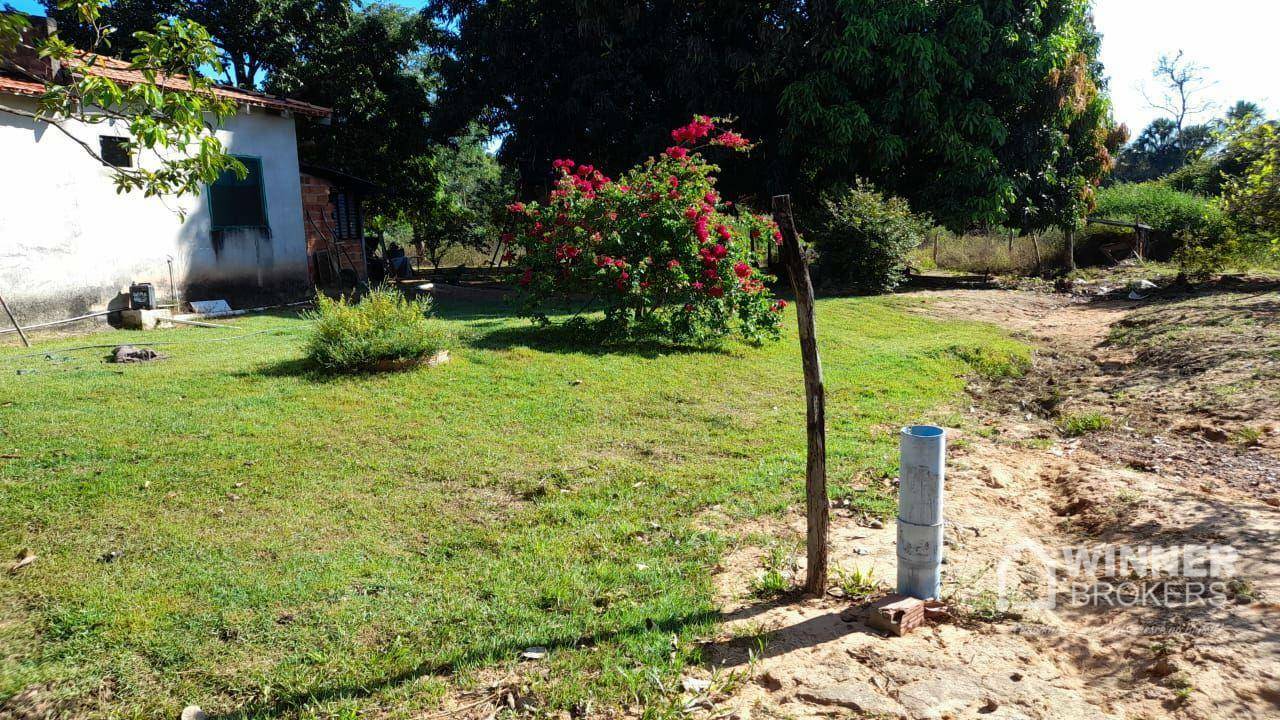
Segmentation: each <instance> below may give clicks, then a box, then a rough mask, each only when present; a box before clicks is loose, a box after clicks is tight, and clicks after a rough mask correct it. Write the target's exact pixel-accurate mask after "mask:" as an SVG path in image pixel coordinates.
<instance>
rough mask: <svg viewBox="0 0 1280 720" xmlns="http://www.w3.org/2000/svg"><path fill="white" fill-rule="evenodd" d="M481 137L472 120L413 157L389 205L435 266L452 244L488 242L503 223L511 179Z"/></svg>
mask: <svg viewBox="0 0 1280 720" xmlns="http://www.w3.org/2000/svg"><path fill="white" fill-rule="evenodd" d="M487 139H488V136H487V133H486V132H485V131H484V130H483V129H482V128H480V127H479V126H476V125H473V126H472V127H471V128H470V130H469V131H468V133H467V134H466V135H464V136H462V137H459V138H455V139H454V140H453V141H452V142H450V143H446V144H442V145H440V146H438V147H436V148H435V149H434V150H433V151H432V152H431V154H430V155H426V156H423V157H421V158H419V159H418V160H417V162H416V168H415V169H416V173H415V175H414V179H413V182H414V183H415V185H414V187H412V189H411V192H408V193H404V194H403V195H401V196H398V197H397V198H396V199H395V201H393V203H392V204H391V207H390V212H391V213H393V216H394V217H397V218H400V219H402V220H404V221H405V222H407V223H408V224H409V227H410V228H411V230H412V239H413V242H414V244H416V245H417V246H418V248H419V249H420V250H421V251H422V253H423V254H424V255H425V256H426V257H427V259H428V260H429V261H430V262H431V264H432V266H433V267H435V268H437V269H439V267H440V264H441V262H443V260H444V257H445V254H446V253H448V252H449V250H451V249H453V248H458V247H462V248H471V249H475V250H479V249H488V248H490V247H492V246H493V243H494V242H495V241H497V239H498V238H499V236H500V234H501V232H502V226H503V225H504V224H505V222H506V212H505V207H506V205H507V204H508V203H510V202H511V201H512V200H513V199H514V198H513V197H512V191H513V188H514V187H515V180H514V178H513V177H512V173H511V172H510V171H509V170H506V169H505V168H503V167H502V165H501V164H500V163H499V162H498V160H497V158H495V157H494V156H493V155H491V154H489V153H488V152H487V150H486V149H485V142H486V140H487Z"/></svg>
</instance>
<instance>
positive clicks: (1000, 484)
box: [983, 467, 1013, 490]
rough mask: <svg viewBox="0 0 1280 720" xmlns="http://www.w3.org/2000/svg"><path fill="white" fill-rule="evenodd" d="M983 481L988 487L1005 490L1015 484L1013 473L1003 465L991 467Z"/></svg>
mask: <svg viewBox="0 0 1280 720" xmlns="http://www.w3.org/2000/svg"><path fill="white" fill-rule="evenodd" d="M983 482H985V483H986V485H987V487H990V488H995V489H997V490H1003V489H1004V488H1007V487H1009V486H1010V485H1012V484H1013V473H1011V472H1009V471H1008V470H1006V469H1004V468H1001V467H989V468H987V475H986V477H985V478H983Z"/></svg>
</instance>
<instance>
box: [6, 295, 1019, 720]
mask: <svg viewBox="0 0 1280 720" xmlns="http://www.w3.org/2000/svg"><path fill="white" fill-rule="evenodd" d="M437 309H438V311H439V313H440V314H441V315H442V316H443V317H444V318H445V320H446V322H447V324H448V325H449V328H450V331H451V334H452V336H453V337H454V338H455V341H454V343H455V347H453V348H452V356H453V360H452V362H450V363H448V364H446V365H442V366H440V367H435V368H422V369H419V370H413V371H410V372H402V373H394V374H386V375H364V376H357V377H333V376H319V375H314V374H312V373H311V372H310V371H309V370H308V369H307V367H306V365H305V363H303V362H302V361H301V358H302V356H303V348H302V345H303V342H304V338H305V335H306V332H305V331H306V321H304V320H302V319H299V318H296V317H250V318H243V319H239V320H237V321H235V325H236V326H237V328H238V329H237V330H215V329H208V328H186V329H177V330H171V331H166V332H162V333H151V334H146V335H141V334H136V333H128V332H124V331H116V332H108V333H100V334H97V335H93V336H89V337H82V338H73V339H65V340H59V341H57V342H46V343H44V344H42V345H41V346H40V347H39V348H37V349H39V350H43V351H47V352H48V353H49V355H48V358H46V357H43V356H36V357H25V358H24V357H18V356H20V355H24V354H25V353H27V352H30V351H23V350H22V349H21V348H7V349H5V350H3V351H0V454H3V455H5V456H6V457H5V459H2V460H0V552H3V553H8V554H10V555H13V554H16V553H17V552H18V551H19V550H22V549H24V548H29V549H30V550H31V551H32V552H34V553H35V554H37V555H38V556H39V557H38V559H37V561H36V562H35V563H34V564H32V565H30V566H29V567H27V568H25V569H23V570H22V571H20V572H19V573H17V574H14V575H12V576H5V577H4V579H3V582H0V647H3V648H4V652H3V653H0V702H2V701H3V698H7V697H9V696H10V695H12V694H14V693H17V692H19V691H21V690H23V689H26V688H31V687H35V686H40V687H41V688H42V693H43V695H42V697H45V698H62V699H64V700H65V701H66V702H67V703H69V704H68V705H66V706H65V707H66V708H68V709H69V712H71V713H73V714H81V715H100V714H116V715H120V716H163V717H177V714H178V711H179V710H180V709H181V708H182V706H184V705H186V704H189V703H196V704H200V705H202V706H203V707H204V708H205V710H206V711H208V712H214V713H237V712H238V713H242V714H244V715H245V716H269V715H270V716H277V715H292V716H307V717H312V716H321V717H335V716H343V715H350V714H352V713H355V712H357V711H358V712H365V711H374V710H377V712H378V713H381V714H386V715H391V716H408V715H412V714H413V713H415V712H421V710H422V709H423V708H424V707H425V708H431V707H434V706H436V705H437V704H438V702H439V698H440V697H441V695H442V694H443V693H445V692H447V691H448V689H449V688H450V687H454V686H462V687H465V686H467V684H468V683H470V682H472V681H473V678H474V673H475V671H476V670H478V669H481V668H487V667H492V666H495V665H497V666H502V665H507V664H511V665H514V664H515V663H516V662H517V657H518V655H519V653H520V651H521V650H523V649H524V648H526V647H529V646H533V645H541V646H544V647H547V648H549V649H550V654H549V656H548V658H547V659H546V660H544V661H541V662H542V663H543V665H545V666H546V667H547V668H548V669H549V672H548V673H547V675H546V676H545V677H543V676H536V677H534V678H533V679H532V680H531V682H532V683H533V684H532V688H531V689H532V691H533V692H535V693H536V694H537V695H538V697H539V698H540V699H541V701H542V702H543V706H544V707H547V708H556V707H560V708H570V707H573V706H574V705H575V704H577V703H579V702H582V701H584V700H586V699H588V698H591V699H593V700H594V701H595V702H596V704H597V706H599V705H600V704H605V705H608V704H619V703H626V702H639V703H648V702H654V703H657V702H666V701H667V700H668V698H666V697H665V695H666V694H667V693H668V692H669V690H668V689H667V688H671V687H678V684H679V683H678V682H675V679H676V678H677V677H678V674H679V671H680V668H681V667H683V666H684V665H685V664H687V663H691V662H697V661H698V660H699V651H698V646H697V644H696V643H695V642H694V641H695V639H696V638H698V637H700V636H703V635H706V634H708V633H709V632H710V631H711V630H712V628H713V627H714V624H715V622H716V619H717V615H716V612H715V607H714V604H713V601H712V587H711V578H712V574H713V572H714V567H715V565H716V563H717V560H718V558H719V556H720V553H721V552H722V550H723V549H724V548H725V546H726V544H727V542H728V541H729V539H730V538H732V537H734V536H736V535H738V534H740V533H742V532H744V522H743V521H744V520H745V519H748V518H751V517H755V516H760V515H765V514H778V513H781V512H783V511H784V510H785V509H787V508H790V507H798V506H799V504H800V502H801V498H802V493H803V483H802V476H803V472H804V448H805V439H804V406H803V399H802V387H803V384H802V378H801V371H800V362H799V355H798V349H797V345H796V342H795V338H794V324H793V323H794V318H793V317H790V316H789V317H788V329H789V331H790V332H789V334H788V336H787V338H786V339H785V340H784V341H783V342H780V343H776V344H773V345H768V346H766V347H764V348H762V349H753V348H748V347H742V346H730V347H728V348H726V349H722V350H718V351H705V352H688V351H672V350H669V349H662V348H641V349H631V350H617V351H611V352H598V351H594V350H591V349H585V348H582V347H580V346H574V345H573V344H570V343H559V344H557V343H555V342H548V341H546V340H544V339H543V338H544V337H546V336H545V335H543V334H542V333H541V331H538V330H536V329H533V328H530V327H529V326H528V325H526V324H525V323H522V322H520V321H515V320H511V319H509V318H508V317H507V315H506V314H505V311H504V309H503V308H501V307H499V306H496V305H494V306H473V305H459V304H454V305H450V304H449V303H448V302H441V303H439V305H438V308H437ZM818 323H819V335H820V344H821V350H822V353H823V362H824V366H825V370H826V383H827V390H828V400H827V413H828V416H827V421H828V448H829V456H830V460H829V468H830V476H831V481H832V485H833V494H835V495H838V496H843V497H853V498H855V500H856V501H857V504H858V506H859V507H860V508H861V509H863V510H864V511H871V512H878V513H880V514H882V515H888V514H889V513H891V512H892V509H893V500H892V498H891V497H889V496H888V495H887V494H886V492H885V490H884V488H885V487H887V485H886V484H884V483H881V482H874V480H877V479H879V478H882V477H886V476H888V477H892V474H893V472H894V470H895V465H896V431H897V428H898V427H899V426H900V425H902V424H904V423H908V422H918V421H927V420H930V419H936V417H937V416H936V414H935V413H936V412H938V409H939V408H940V407H941V406H943V405H944V404H946V403H948V402H949V401H951V400H953V399H955V398H956V397H957V396H958V395H959V393H960V392H961V391H962V388H963V385H964V382H963V379H962V377H961V376H962V374H963V373H965V372H966V371H967V370H968V365H967V364H966V362H965V361H964V360H963V359H962V358H963V357H972V358H982V359H983V363H984V364H986V363H989V362H993V361H992V360H991V359H992V358H995V357H998V356H1000V355H1001V354H1003V355H1005V356H1009V357H1020V356H1025V351H1024V349H1022V348H1020V347H1019V346H1017V345H1015V344H1013V343H1012V342H1010V341H1008V340H1006V339H1003V338H1002V337H1001V336H999V335H998V334H997V333H996V331H995V330H993V329H990V328H987V327H984V326H979V325H970V324H960V323H948V324H942V323H939V322H934V321H930V320H927V319H924V318H921V317H918V316H913V315H910V314H907V313H904V312H902V311H900V310H897V309H894V308H893V307H890V305H889V304H887V303H885V302H884V301H880V300H873V299H872V300H868V299H855V300H838V301H825V302H822V303H820V304H819V308H818ZM244 332H257V334H254V335H250V336H247V337H238V338H234V339H230V340H227V341H225V342H195V341H205V340H213V339H216V338H222V337H231V336H235V335H239V334H241V333H244ZM552 337H554V333H553V334H552ZM141 339H147V340H152V339H156V340H164V341H179V342H180V343H181V344H175V345H170V346H165V347H162V348H158V349H161V350H163V351H164V352H165V353H167V354H168V355H170V357H169V358H168V359H164V360H160V361H156V362H152V363H147V364H140V365H128V366H120V365H109V364H105V363H103V362H101V357H102V356H103V355H105V353H106V352H107V351H106V350H105V349H91V350H80V351H72V352H67V351H60V350H59V348H67V347H71V346H76V345H85V344H110V343H116V342H125V341H134V342H137V341H139V340H141ZM188 341H191V342H188ZM958 348H959V349H965V348H967V349H968V350H967V351H959V350H958ZM19 370H21V371H22V372H21V374H19V372H18V371H19ZM10 456H12V457H10ZM711 508H714V509H715V512H705V511H707V510H708V509H711ZM113 551H118V552H119V553H120V555H119V556H118V557H117V558H116V559H114V560H113V561H111V562H101V561H100V559H101V558H102V556H103V555H104V554H106V553H111V552H113ZM673 636H674V638H675V640H674V642H673ZM654 677H656V678H659V679H662V680H663V682H653V681H651V680H648V679H645V678H654ZM104 688H108V689H109V692H107V691H105V690H104Z"/></svg>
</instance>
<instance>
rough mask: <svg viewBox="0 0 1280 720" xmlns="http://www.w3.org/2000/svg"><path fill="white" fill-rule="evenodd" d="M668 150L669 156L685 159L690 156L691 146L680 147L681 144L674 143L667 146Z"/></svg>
mask: <svg viewBox="0 0 1280 720" xmlns="http://www.w3.org/2000/svg"><path fill="white" fill-rule="evenodd" d="M666 152H667V157H669V158H672V159H674V160H684V159H685V158H687V157H689V148H684V147H680V146H679V145H672V146H671V147H669V148H667V151H666Z"/></svg>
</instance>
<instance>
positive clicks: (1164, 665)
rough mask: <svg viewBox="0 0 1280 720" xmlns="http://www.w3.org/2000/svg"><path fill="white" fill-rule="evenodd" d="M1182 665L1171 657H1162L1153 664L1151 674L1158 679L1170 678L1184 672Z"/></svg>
mask: <svg viewBox="0 0 1280 720" xmlns="http://www.w3.org/2000/svg"><path fill="white" fill-rule="evenodd" d="M1182 671H1183V667H1182V664H1181V663H1179V662H1178V661H1177V660H1175V659H1173V658H1171V657H1167V656H1166V657H1162V658H1160V659H1159V660H1156V661H1155V662H1154V663H1152V664H1151V674H1152V675H1155V676H1156V677H1169V676H1170V675H1172V674H1174V673H1177V672H1182Z"/></svg>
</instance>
